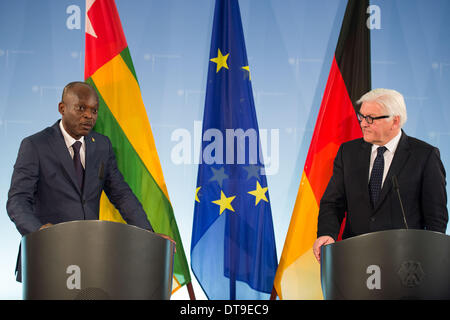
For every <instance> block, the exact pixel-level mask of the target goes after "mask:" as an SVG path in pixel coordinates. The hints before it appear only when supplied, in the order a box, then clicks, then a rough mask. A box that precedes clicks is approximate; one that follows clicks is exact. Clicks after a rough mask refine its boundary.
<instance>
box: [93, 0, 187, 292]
mask: <svg viewBox="0 0 450 320" xmlns="http://www.w3.org/2000/svg"><path fill="white" fill-rule="evenodd" d="M84 78H85V81H86V82H88V83H89V84H91V85H92V86H93V87H94V88H95V89H96V90H97V93H98V96H99V100H100V101H99V114H98V120H97V123H96V125H95V128H94V130H95V131H97V132H99V133H101V134H104V135H106V136H108V137H109V139H110V140H111V143H112V146H113V149H114V153H115V155H116V159H117V165H118V167H119V170H120V171H121V173H122V174H123V176H124V178H125V181H126V182H127V183H128V184H129V186H130V188H131V189H132V190H133V192H134V194H135V195H136V197H137V198H138V199H139V201H140V202H141V204H142V206H143V208H144V210H145V212H146V213H147V218H148V220H149V221H150V223H151V225H152V226H153V229H154V230H155V231H156V232H158V233H163V234H167V235H169V236H170V237H171V238H172V239H174V240H175V242H176V243H177V252H176V254H175V261H174V281H173V291H176V290H177V289H179V288H180V287H181V286H183V285H185V284H187V283H190V281H191V279H190V275H189V269H188V264H187V261H186V256H185V253H184V249H183V245H182V243H181V238H180V234H179V231H178V227H177V223H176V221H175V217H174V214H173V209H172V205H171V203H170V200H169V195H168V193H167V187H166V184H165V182H164V177H163V173H162V169H161V165H160V162H159V157H158V153H157V152H156V146H155V141H154V139H153V134H152V130H151V128H150V123H149V120H148V118H147V112H146V110H145V106H144V103H143V101H142V96H141V91H140V88H139V83H138V81H137V77H136V72H135V70H134V67H133V62H132V61H131V56H130V52H129V50H128V45H127V42H126V39H125V35H124V33H123V30H122V24H121V23H120V18H119V14H118V12H117V8H116V5H115V3H114V0H86V52H85V70H84ZM100 219H101V220H110V221H118V222H124V223H125V221H124V220H123V219H122V217H121V216H120V213H119V212H118V211H117V210H116V209H115V208H114V206H113V205H112V204H111V203H110V202H109V200H108V198H107V197H106V196H105V194H102V197H101V200H100Z"/></svg>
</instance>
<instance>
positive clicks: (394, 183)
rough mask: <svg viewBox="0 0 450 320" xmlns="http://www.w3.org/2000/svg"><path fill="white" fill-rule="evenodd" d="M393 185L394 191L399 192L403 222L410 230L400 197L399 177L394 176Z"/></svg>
mask: <svg viewBox="0 0 450 320" xmlns="http://www.w3.org/2000/svg"><path fill="white" fill-rule="evenodd" d="M392 185H393V186H394V189H395V190H397V197H398V201H399V202H400V208H401V209H402V215H403V222H404V224H405V227H406V229H409V228H408V223H407V222H406V215H405V209H403V202H402V198H401V197H400V187H399V185H398V180H397V176H392Z"/></svg>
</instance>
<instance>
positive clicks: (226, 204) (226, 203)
mask: <svg viewBox="0 0 450 320" xmlns="http://www.w3.org/2000/svg"><path fill="white" fill-rule="evenodd" d="M234 198H236V196H232V197H228V198H227V197H226V196H225V194H224V193H223V191H222V190H221V191H220V199H219V200H216V201H212V203H214V204H217V205H219V206H220V213H219V214H222V212H223V211H224V210H225V209H228V210H231V211H233V212H234V209H233V207H232V206H231V201H233V200H234Z"/></svg>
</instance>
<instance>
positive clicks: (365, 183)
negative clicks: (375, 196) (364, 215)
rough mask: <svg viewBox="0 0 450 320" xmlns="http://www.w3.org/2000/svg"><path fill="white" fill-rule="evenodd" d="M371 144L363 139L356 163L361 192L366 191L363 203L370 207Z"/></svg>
mask: <svg viewBox="0 0 450 320" xmlns="http://www.w3.org/2000/svg"><path fill="white" fill-rule="evenodd" d="M371 146H372V145H371V144H370V143H367V142H365V141H364V140H363V139H361V149H362V150H361V152H360V153H359V154H358V159H357V161H355V163H357V164H359V167H358V169H357V174H358V187H359V188H361V190H366V192H363V194H364V199H363V201H364V202H366V203H368V204H369V206H370V197H369V166H370V153H371V150H372V148H371Z"/></svg>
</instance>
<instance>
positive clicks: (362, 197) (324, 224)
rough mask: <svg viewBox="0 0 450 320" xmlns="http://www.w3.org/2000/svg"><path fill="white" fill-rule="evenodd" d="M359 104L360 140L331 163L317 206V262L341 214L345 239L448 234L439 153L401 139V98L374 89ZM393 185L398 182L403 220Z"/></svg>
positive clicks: (333, 238) (336, 230)
mask: <svg viewBox="0 0 450 320" xmlns="http://www.w3.org/2000/svg"><path fill="white" fill-rule="evenodd" d="M357 104H358V105H361V108H360V110H359V112H358V113H357V117H358V120H359V122H360V126H361V130H362V134H363V138H361V139H356V140H353V141H349V142H346V143H343V144H342V145H341V146H340V148H339V150H338V153H337V155H336V158H335V160H334V167H333V175H332V177H331V179H330V181H329V183H328V186H327V188H326V190H325V192H324V194H323V197H322V199H321V201H320V210H319V218H318V230H317V236H318V238H317V240H316V241H315V243H314V246H313V252H314V255H315V256H316V259H317V260H318V261H319V262H320V247H321V246H322V245H327V244H330V243H333V242H335V241H336V239H337V237H338V234H339V230H340V225H341V222H342V220H343V218H344V216H345V213H347V220H346V224H345V228H344V232H343V235H342V238H343V239H345V238H349V237H353V236H357V235H360V234H364V233H369V232H375V231H381V230H388V229H399V228H405V227H406V226H408V227H409V228H410V229H426V230H432V231H438V232H442V233H444V232H445V231H446V228H447V222H448V212H447V193H446V180H445V169H444V166H443V164H442V162H441V159H440V155H439V149H437V148H435V147H433V146H431V145H429V144H427V143H426V142H423V141H420V140H418V139H416V138H413V137H409V136H407V135H406V134H405V133H404V131H403V130H402V127H403V125H404V123H405V122H406V119H407V115H406V105H405V101H404V99H403V96H402V95H401V94H400V93H399V92H397V91H395V90H388V89H374V90H372V91H370V92H368V93H366V94H365V95H363V96H362V97H361V99H360V100H359V101H358V102H357ZM393 181H398V185H399V190H400V193H401V199H402V202H403V206H404V211H405V216H406V217H405V219H403V215H402V209H401V204H400V201H399V199H398V197H397V194H396V193H395V190H394V188H393V183H394V182H393ZM405 220H406V221H405Z"/></svg>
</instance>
